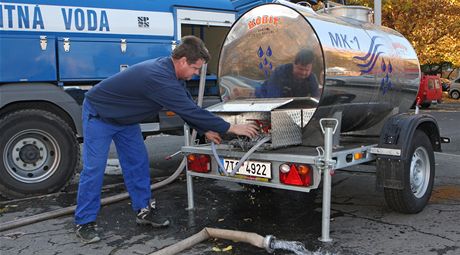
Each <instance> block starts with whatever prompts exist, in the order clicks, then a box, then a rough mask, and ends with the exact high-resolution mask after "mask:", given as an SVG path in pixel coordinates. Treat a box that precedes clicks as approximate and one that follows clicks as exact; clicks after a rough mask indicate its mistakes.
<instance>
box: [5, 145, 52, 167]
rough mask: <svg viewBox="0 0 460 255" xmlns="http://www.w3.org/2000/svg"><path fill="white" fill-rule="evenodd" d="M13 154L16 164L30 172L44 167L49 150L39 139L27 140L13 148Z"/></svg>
mask: <svg viewBox="0 0 460 255" xmlns="http://www.w3.org/2000/svg"><path fill="white" fill-rule="evenodd" d="M12 152H13V153H12V154H13V159H14V161H15V164H16V165H18V166H20V167H21V168H22V169H24V170H29V171H30V170H33V169H35V168H37V167H40V166H41V165H43V163H44V162H45V160H46V159H45V155H46V154H47V153H48V150H47V149H46V145H45V144H44V143H43V142H42V141H40V140H39V139H36V138H25V139H21V140H20V141H18V142H17V143H16V144H15V145H14V146H13V151H12Z"/></svg>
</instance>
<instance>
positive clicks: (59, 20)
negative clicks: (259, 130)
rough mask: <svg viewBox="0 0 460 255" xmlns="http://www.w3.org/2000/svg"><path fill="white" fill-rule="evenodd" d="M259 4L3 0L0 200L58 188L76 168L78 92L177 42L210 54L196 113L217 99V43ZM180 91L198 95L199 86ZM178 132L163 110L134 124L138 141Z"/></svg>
mask: <svg viewBox="0 0 460 255" xmlns="http://www.w3.org/2000/svg"><path fill="white" fill-rule="evenodd" d="M262 2H266V1H248V0H232V1H230V0H202V1H186V0H171V1H159V0H135V1H120V0H116V1H115V0H110V1H109V0H100V1H89V0H82V1H77V2H76V1H70V0H59V1H52V0H43V1H32V0H29V1H25V0H13V1H10V0H2V1H1V2H0V53H1V59H0V134H1V136H0V148H1V150H2V156H1V157H0V194H1V195H2V196H4V197H10V198H13V197H24V196H30V195H38V194H46V193H50V192H56V191H58V190H61V189H63V188H64V187H65V186H66V184H68V183H69V181H70V180H71V178H72V177H73V176H74V175H75V173H76V172H77V171H78V170H79V166H80V143H81V142H83V140H84V137H83V133H82V128H81V103H82V101H83V98H84V92H85V91H87V90H88V89H89V88H91V87H92V86H94V85H95V84H97V83H98V82H99V81H100V80H102V79H104V78H106V77H108V76H111V75H113V74H115V73H117V72H120V71H123V70H124V69H126V68H128V67H129V66H130V65H133V64H135V63H138V62H141V61H143V60H146V59H151V58H155V57H159V56H167V55H170V53H171V51H172V49H173V48H174V47H175V45H176V44H177V43H178V42H179V40H180V38H181V37H182V36H184V35H196V36H198V37H200V38H202V39H203V40H204V42H205V43H206V45H207V47H208V48H209V50H210V53H211V55H212V56H213V58H212V60H211V61H210V63H209V64H208V72H207V81H206V91H205V93H206V98H205V101H204V106H207V105H211V104H214V103H217V102H219V101H220V96H219V89H218V86H217V84H216V73H217V70H216V69H217V60H218V54H219V50H220V47H221V44H222V42H223V40H224V38H225V35H226V33H227V32H228V30H229V28H230V26H231V25H232V23H233V22H234V21H235V19H236V18H237V17H238V15H239V14H240V13H242V12H243V11H245V10H246V9H249V8H251V7H253V6H255V5H258V4H260V3H262ZM127 86H129V84H127ZM187 86H188V88H189V90H190V91H191V93H192V95H193V94H197V91H198V79H195V80H192V81H190V82H188V84H187ZM181 129H182V122H181V120H180V118H178V117H177V116H175V115H174V113H172V112H167V111H166V110H165V111H164V112H162V113H160V114H159V116H152V118H151V119H148V120H145V123H143V124H142V130H143V133H144V134H145V136H147V135H150V134H155V133H158V132H172V133H174V132H178V130H181Z"/></svg>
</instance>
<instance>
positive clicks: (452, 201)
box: [0, 104, 460, 255]
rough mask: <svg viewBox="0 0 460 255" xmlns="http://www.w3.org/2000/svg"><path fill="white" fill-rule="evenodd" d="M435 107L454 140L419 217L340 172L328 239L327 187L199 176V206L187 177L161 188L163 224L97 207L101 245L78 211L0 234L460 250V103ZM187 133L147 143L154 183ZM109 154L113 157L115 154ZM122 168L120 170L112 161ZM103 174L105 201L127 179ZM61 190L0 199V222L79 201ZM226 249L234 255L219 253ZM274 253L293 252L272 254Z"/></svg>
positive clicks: (7, 242) (122, 244) (52, 246)
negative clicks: (216, 234)
mask: <svg viewBox="0 0 460 255" xmlns="http://www.w3.org/2000/svg"><path fill="white" fill-rule="evenodd" d="M458 106H459V105H442V104H441V105H437V106H434V107H433V108H431V109H429V110H424V112H427V113H429V114H432V115H434V116H435V117H436V119H437V120H438V123H439V126H440V129H441V134H442V135H443V136H447V137H450V138H451V139H452V142H451V144H444V145H443V152H442V153H436V154H435V156H436V179H435V186H434V190H433V194H432V197H431V200H430V202H429V204H428V206H427V207H426V208H425V209H424V210H423V211H422V212H420V213H418V214H415V215H405V214H400V213H396V212H393V211H391V210H390V209H389V208H388V207H387V206H386V204H385V201H384V197H383V194H382V193H381V192H379V191H376V189H375V176H374V175H373V174H368V173H363V171H364V172H365V170H366V168H369V167H370V166H359V167H357V168H356V170H362V171H360V172H357V171H351V172H341V171H337V172H336V174H335V175H334V176H333V177H332V182H333V184H332V185H333V188H332V205H331V207H332V208H331V233H330V235H331V238H333V241H332V242H331V243H322V242H320V241H318V237H320V236H321V192H317V193H316V194H308V193H299V192H292V191H282V190H273V189H267V188H257V187H255V188H254V187H243V186H241V185H239V184H236V183H228V182H222V181H214V180H207V179H200V178H197V179H195V180H194V189H195V190H194V195H195V200H194V201H195V210H193V211H190V210H186V209H185V208H186V207H187V191H186V181H185V177H184V176H181V177H180V178H179V179H178V180H177V181H175V182H174V183H172V184H170V185H168V186H166V187H163V188H161V189H158V190H155V191H154V192H153V193H154V196H155V197H156V199H157V205H158V207H159V211H160V213H161V214H162V215H164V216H165V217H168V218H169V219H170V220H171V225H170V227H168V228H165V229H151V228H149V227H140V226H137V225H136V223H135V214H134V212H132V210H131V208H130V203H129V200H124V201H122V202H118V203H115V204H111V205H107V206H105V207H103V208H102V209H101V212H100V215H99V217H98V225H99V228H100V230H101V235H102V241H101V242H99V243H95V244H82V243H81V242H80V241H79V240H78V239H77V238H76V236H75V234H74V224H73V218H72V215H68V216H63V217H59V218H56V219H51V220H47V221H43V222H38V223H34V224H31V225H27V226H23V227H19V228H15V229H11V230H7V231H3V232H0V254H1V255H7V254H149V253H151V252H154V251H157V250H159V249H161V248H163V247H165V246H168V245H171V244H174V243H176V242H178V241H180V240H182V239H184V238H187V237H189V236H191V235H193V234H195V233H197V232H199V231H200V230H201V229H203V228H204V227H215V228H222V229H231V230H240V231H247V232H255V233H258V234H259V235H262V236H265V235H274V236H276V237H277V238H279V239H284V240H290V241H300V242H302V243H303V244H304V245H305V246H306V248H307V249H309V250H310V251H314V252H316V253H317V254H460V168H459V165H460V142H459V141H460V129H459V126H460V107H458ZM182 139H183V138H182V137H174V136H156V137H151V138H148V140H147V141H146V144H147V147H148V150H149V154H150V155H151V167H152V176H154V178H153V179H152V181H153V182H157V181H159V180H161V179H163V178H164V177H166V176H168V175H169V174H171V173H172V172H173V171H174V170H175V168H176V167H177V165H178V164H179V162H180V159H179V158H180V157H176V158H173V159H172V160H170V161H165V160H163V158H164V157H165V156H167V155H169V154H171V153H173V152H175V151H176V150H177V149H178V148H179V147H180V144H181V143H182ZM111 157H112V158H115V157H116V153H115V152H113V151H112V153H111ZM115 168H116V167H115ZM114 172H115V174H112V175H106V176H105V180H104V183H105V184H106V186H105V188H104V190H103V197H108V196H111V195H116V194H119V193H122V192H124V191H125V190H124V185H123V184H122V177H121V176H120V175H116V171H114ZM77 181H78V178H77V179H76V180H75V181H74V184H73V185H70V187H69V188H67V190H65V191H64V192H61V193H58V194H54V195H50V196H44V197H36V198H32V199H23V200H13V201H5V200H2V201H0V221H1V222H2V223H4V222H8V221H11V220H15V219H20V218H22V217H27V216H33V215H36V214H39V213H44V212H48V211H52V210H55V209H59V208H63V207H66V206H70V205H74V204H75V196H76V195H75V194H76V193H75V191H76V182H77ZM225 248H227V249H228V251H216V250H222V249H225ZM181 254H267V252H266V251H264V250H262V249H259V248H256V247H253V246H251V245H249V244H245V243H235V242H232V241H228V240H218V239H210V240H208V241H205V242H202V243H200V244H197V245H195V246H193V247H192V248H191V249H188V250H185V251H184V252H183V253H181ZM275 254H292V253H289V252H283V251H276V252H275Z"/></svg>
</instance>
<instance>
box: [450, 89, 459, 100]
mask: <svg viewBox="0 0 460 255" xmlns="http://www.w3.org/2000/svg"><path fill="white" fill-rule="evenodd" d="M450 97H452V98H453V99H459V98H460V92H458V91H457V90H454V91H452V92H450Z"/></svg>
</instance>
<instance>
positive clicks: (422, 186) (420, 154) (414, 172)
mask: <svg viewBox="0 0 460 255" xmlns="http://www.w3.org/2000/svg"><path fill="white" fill-rule="evenodd" d="M430 171H431V169H430V165H429V158H428V152H427V151H426V149H425V148H423V147H419V148H417V149H416V150H415V151H414V154H413V156H412V161H411V167H410V173H409V174H410V175H409V178H410V188H411V191H412V193H414V195H415V196H416V197H417V198H421V197H422V196H423V195H424V194H425V192H426V190H427V187H428V182H429V178H430Z"/></svg>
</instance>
